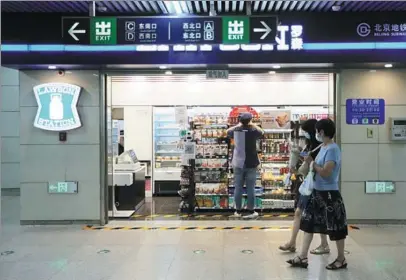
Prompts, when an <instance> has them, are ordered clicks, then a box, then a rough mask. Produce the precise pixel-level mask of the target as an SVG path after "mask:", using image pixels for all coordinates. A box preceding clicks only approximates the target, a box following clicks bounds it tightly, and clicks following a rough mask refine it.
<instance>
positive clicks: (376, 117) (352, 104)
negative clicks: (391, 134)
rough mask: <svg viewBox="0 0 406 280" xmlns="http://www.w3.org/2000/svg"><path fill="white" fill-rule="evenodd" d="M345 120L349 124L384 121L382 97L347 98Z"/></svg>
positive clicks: (381, 122) (382, 122)
mask: <svg viewBox="0 0 406 280" xmlns="http://www.w3.org/2000/svg"><path fill="white" fill-rule="evenodd" d="M346 113H347V117H346V122H347V124H351V125H368V124H384V123H385V100H384V99H347V101H346Z"/></svg>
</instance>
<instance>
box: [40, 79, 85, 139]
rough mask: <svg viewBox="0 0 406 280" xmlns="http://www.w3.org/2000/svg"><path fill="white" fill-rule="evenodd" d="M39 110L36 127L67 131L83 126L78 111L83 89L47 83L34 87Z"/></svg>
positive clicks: (63, 84) (69, 85)
mask: <svg viewBox="0 0 406 280" xmlns="http://www.w3.org/2000/svg"><path fill="white" fill-rule="evenodd" d="M33 90H34V95H35V99H36V100H37V104H38V109H37V114H36V116H35V120H34V126H35V127H37V128H40V129H43V130H49V131H67V130H72V129H76V128H79V127H81V126H82V123H81V121H80V117H79V114H78V110H77V103H78V100H79V95H80V91H81V87H79V86H76V85H72V84H66V83H47V84H41V85H38V86H35V87H34V89H33Z"/></svg>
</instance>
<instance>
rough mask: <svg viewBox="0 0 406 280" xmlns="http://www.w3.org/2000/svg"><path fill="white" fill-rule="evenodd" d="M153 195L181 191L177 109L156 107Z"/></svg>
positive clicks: (154, 114) (154, 111)
mask: <svg viewBox="0 0 406 280" xmlns="http://www.w3.org/2000/svg"><path fill="white" fill-rule="evenodd" d="M153 123H154V129H153V133H154V145H153V147H154V148H153V153H154V156H153V166H154V168H153V176H152V178H153V186H152V187H153V193H154V194H156V195H171V194H177V192H178V190H180V186H179V183H180V173H181V167H180V166H181V154H182V151H181V149H179V148H178V146H179V141H180V134H179V130H180V127H179V125H178V124H177V123H176V117H175V107H154V109H153Z"/></svg>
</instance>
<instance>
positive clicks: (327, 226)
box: [300, 190, 348, 241]
mask: <svg viewBox="0 0 406 280" xmlns="http://www.w3.org/2000/svg"><path fill="white" fill-rule="evenodd" d="M300 229H301V230H302V231H304V232H308V233H321V234H327V235H328V236H329V237H330V240H332V241H336V240H341V239H345V238H346V237H347V235H348V225H347V215H346V212H345V206H344V202H343V198H342V196H341V194H340V192H339V191H318V190H313V193H312V194H311V196H310V199H309V201H308V203H307V205H306V207H305V208H304V210H303V214H302V219H301V221H300Z"/></svg>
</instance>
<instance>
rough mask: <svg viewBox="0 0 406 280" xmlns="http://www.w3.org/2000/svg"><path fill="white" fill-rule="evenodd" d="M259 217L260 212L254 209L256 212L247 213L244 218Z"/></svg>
mask: <svg viewBox="0 0 406 280" xmlns="http://www.w3.org/2000/svg"><path fill="white" fill-rule="evenodd" d="M258 217H259V214H258V213H257V212H255V211H254V213H252V214H250V215H247V216H244V219H247V220H251V219H256V218H258Z"/></svg>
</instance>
